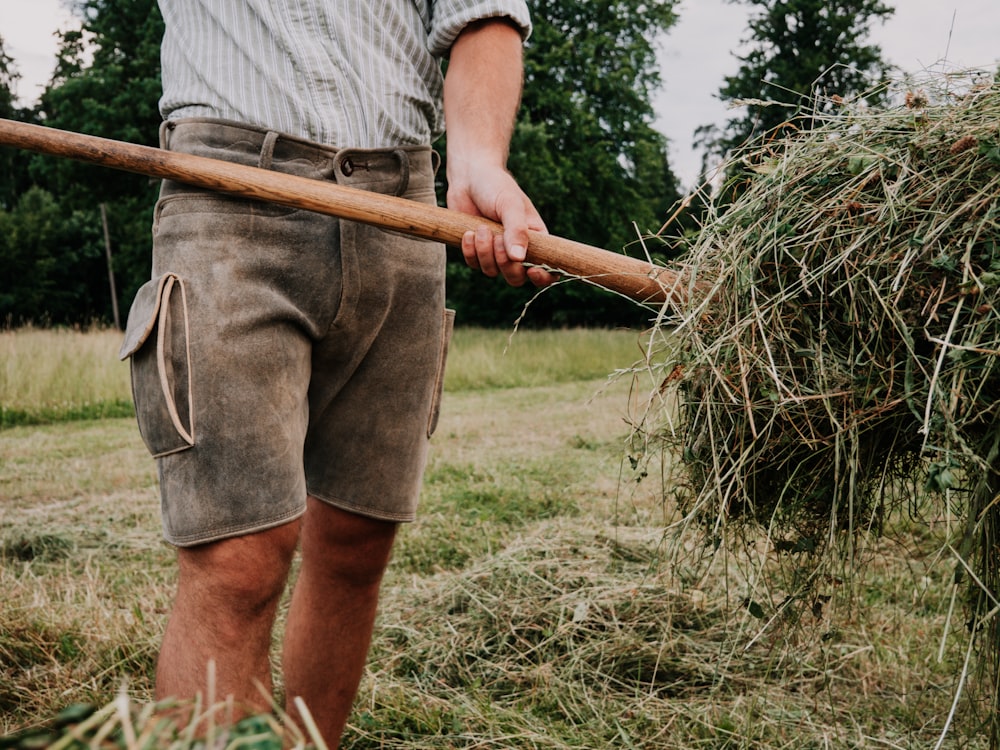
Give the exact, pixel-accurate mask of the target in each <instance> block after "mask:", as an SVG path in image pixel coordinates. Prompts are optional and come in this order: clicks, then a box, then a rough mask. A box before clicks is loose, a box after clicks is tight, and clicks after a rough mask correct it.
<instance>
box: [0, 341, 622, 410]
mask: <svg viewBox="0 0 1000 750" xmlns="http://www.w3.org/2000/svg"><path fill="white" fill-rule="evenodd" d="M120 343H121V333H120V332H119V331H115V330H111V329H95V330H92V331H88V332H81V331H76V330H70V329H40V328H21V329H16V330H6V331H0V428H3V427H12V426H15V425H27V424H46V423H51V422H60V421H70V420H74V419H95V418H101V417H122V416H129V415H131V414H132V405H131V392H130V386H129V372H128V364H127V363H124V362H120V361H119V360H118V347H119V345H120ZM640 343H641V335H640V334H639V333H638V332H635V331H611V330H590V329H586V330H584V329H578V330H564V331H522V332H518V333H516V334H513V335H512V334H511V333H510V332H509V331H502V330H485V329H477V328H459V329H458V330H456V331H455V337H454V340H453V342H452V347H451V353H450V355H449V362H448V370H447V372H446V375H445V388H446V389H448V390H450V391H463V390H470V389H472V390H475V389H486V388H516V387H532V386H536V385H544V384H547V383H549V384H555V383H567V382H573V381H581V380H588V379H593V378H599V377H603V376H605V375H608V374H610V373H611V372H612V371H613V370H615V369H618V368H621V367H628V366H629V365H630V364H631V363H632V362H634V361H636V360H637V359H639V358H640V356H641V351H640Z"/></svg>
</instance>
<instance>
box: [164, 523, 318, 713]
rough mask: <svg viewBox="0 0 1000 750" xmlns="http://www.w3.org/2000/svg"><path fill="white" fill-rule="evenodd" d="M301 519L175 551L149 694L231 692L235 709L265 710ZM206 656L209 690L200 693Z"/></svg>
mask: <svg viewBox="0 0 1000 750" xmlns="http://www.w3.org/2000/svg"><path fill="white" fill-rule="evenodd" d="M300 526H301V524H300V522H299V521H295V522H292V523H289V524H286V525H283V526H280V527H277V528H274V529H270V530H267V531H262V532H259V533H256V534H249V535H246V536H242V537H234V538H232V539H225V540H222V541H219V542H211V543H209V544H205V545H201V546H198V547H190V548H181V549H178V551H177V558H178V567H179V579H178V586H177V596H176V599H175V601H174V607H173V611H172V613H171V615H170V621H169V622H168V624H167V629H166V632H165V633H164V636H163V645H162V647H161V649H160V657H159V661H158V662H157V668H156V697H157V699H159V700H163V699H166V698H178V699H192V698H194V697H195V696H196V695H198V694H199V693H200V694H201V695H202V696H204V699H205V700H213V699H214V700H216V701H222V700H225V699H227V698H230V697H232V699H233V700H234V702H235V705H236V706H237V710H238V711H239V712H240V715H243V714H245V713H247V712H254V713H256V712H258V711H269V710H270V709H271V705H270V704H269V702H268V700H267V697H266V696H265V695H263V694H262V693H261V691H260V689H259V688H258V687H257V685H258V683H259V684H260V685H262V686H263V687H264V688H265V690H267V691H268V692H269V691H270V688H271V667H270V661H269V651H270V646H271V630H272V628H273V625H274V619H275V614H276V612H277V607H278V603H279V601H280V599H281V595H282V593H283V591H284V588H285V583H286V581H287V578H288V573H289V570H290V568H291V561H292V557H293V555H294V553H295V547H296V544H297V541H298V535H299V530H300ZM209 662H214V664H215V676H216V677H215V693H216V694H215V695H214V696H208V695H206V686H207V675H208V665H209Z"/></svg>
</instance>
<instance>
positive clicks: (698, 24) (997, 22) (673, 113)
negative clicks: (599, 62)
mask: <svg viewBox="0 0 1000 750" xmlns="http://www.w3.org/2000/svg"><path fill="white" fill-rule="evenodd" d="M886 1H887V3H888V4H889V5H891V6H893V7H895V8H896V13H895V15H894V16H893V18H892V19H891V20H890V21H889V22H888V23H887V24H885V25H884V26H881V27H878V28H876V29H875V30H874V33H873V36H872V41H873V42H874V43H876V44H879V45H881V47H882V50H883V53H884V55H885V57H886V58H887V59H888V61H889V62H890V63H893V64H895V65H897V66H898V67H900V68H902V69H903V70H905V71H908V72H913V73H917V72H920V71H925V70H939V69H941V68H947V69H949V70H955V69H965V68H973V67H986V68H991V69H995V67H996V64H997V61H1000V0H886ZM678 12H679V15H680V21H679V23H678V24H677V25H676V26H675V27H674V28H673V29H671V31H670V33H669V35H668V36H667V37H666V38H665V39H664V40H663V43H662V45H661V50H660V55H659V59H660V68H661V75H662V77H663V81H664V86H663V89H662V90H661V92H660V94H659V95H658V97H657V99H656V109H657V113H658V118H657V127H658V128H659V129H660V130H661V131H662V132H663V133H664V134H665V135H666V136H667V137H668V138H669V139H670V142H671V147H670V164H671V167H672V168H673V170H674V172H675V173H676V174H677V175H678V177H680V178H681V182H682V183H683V184H684V185H685V186H686V187H690V186H691V185H692V184H693V183H694V182H695V181H696V178H697V176H698V169H699V167H700V155H699V154H697V153H695V151H694V149H693V148H692V147H691V141H692V139H693V136H694V131H695V129H696V128H697V127H698V126H700V125H706V124H719V125H721V124H722V123H723V122H725V120H726V119H727V118H728V116H729V115H730V114H731V113H728V112H727V111H726V109H725V107H724V106H723V104H722V103H721V102H720V101H719V100H718V98H717V97H716V94H717V92H718V90H719V87H720V86H721V85H722V81H723V77H724V76H726V75H731V74H734V73H735V72H736V71H737V69H738V68H739V62H738V61H737V60H736V58H735V57H734V56H733V52H734V51H736V50H738V45H739V43H740V41H741V40H742V39H743V38H744V37H745V36H746V33H747V32H746V20H747V10H746V9H745V8H744V7H743V6H742V5H738V4H733V3H731V2H727V0H682V1H681V2H680V3H679V5H678ZM70 23H71V19H70V16H69V13H68V12H67V11H66V9H65V7H64V4H63V0H0V36H2V37H3V41H4V48H5V50H6V52H7V54H8V55H9V56H10V57H12V58H13V59H14V61H15V64H16V66H17V69H18V71H19V72H20V73H21V76H22V80H21V82H20V84H19V86H18V92H17V93H18V95H19V97H20V98H21V100H22V101H33V100H34V99H36V98H37V96H38V94H39V93H40V92H41V90H42V88H43V87H44V85H45V83H46V82H47V81H48V79H49V77H50V75H51V73H52V68H53V64H54V61H55V50H56V43H55V38H54V36H53V34H54V32H55V31H56V30H57V29H60V28H65V27H66V26H67V25H68V24H70Z"/></svg>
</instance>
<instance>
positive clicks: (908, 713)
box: [0, 329, 987, 750]
mask: <svg viewBox="0 0 1000 750" xmlns="http://www.w3.org/2000/svg"><path fill="white" fill-rule="evenodd" d="M644 343H645V337H644V336H643V334H640V333H637V332H628V331H619V332H610V331H575V330H574V331H558V332H537V331H524V332H519V333H517V334H515V335H514V336H513V337H510V334H509V333H508V332H484V331H474V330H464V329H460V330H459V331H457V335H456V339H455V342H454V346H453V350H452V355H451V359H450V362H449V373H448V378H447V381H446V389H445V400H444V405H443V412H442V417H441V421H440V424H439V427H438V431H437V434H436V436H435V438H434V443H433V451H432V456H431V460H430V464H429V466H428V470H427V473H426V479H425V489H424V494H423V498H422V512H421V517H420V519H419V521H418V522H417V523H415V524H412V525H410V526H408V527H406V528H405V529H404V531H403V532H402V534H401V536H400V540H399V544H398V547H397V550H396V553H395V557H394V559H393V562H392V565H391V568H390V571H389V574H388V577H387V580H386V584H385V588H384V596H383V606H382V609H381V614H380V617H379V621H378V625H377V630H376V634H375V640H374V645H373V649H372V653H371V658H370V663H369V669H368V672H367V674H366V676H365V678H364V682H363V684H362V687H361V691H360V695H359V697H358V701H357V706H356V711H355V713H354V715H353V717H352V720H351V723H350V725H349V728H348V732H347V736H346V737H345V739H344V743H343V747H344V748H359V749H360V748H467V749H470V750H471V748H547V749H553V750H555V749H560V750H561V749H568V748H643V749H644V750H646V749H648V750H653V749H654V748H667V749H672V748H676V749H678V750H680V749H682V748H685V749H686V748H817V749H818V748H913V749H916V748H934V747H948V748H958V747H963V748H964V747H970V748H971V747H985V746H986V745H987V743H986V741H985V739H984V737H983V736H982V735H981V733H979V732H978V731H977V726H978V724H977V712H976V710H975V708H976V707H975V704H974V702H973V701H972V697H974V696H975V691H974V689H973V687H974V685H975V671H974V668H973V666H972V665H973V664H974V660H973V659H971V658H970V657H969V651H968V645H969V644H968V633H967V631H966V628H965V620H964V613H963V608H962V601H961V590H959V589H956V587H955V586H954V585H953V579H954V571H955V566H954V562H953V560H952V558H951V557H950V555H949V553H948V550H947V547H946V541H947V540H948V539H949V538H950V534H951V532H952V531H953V529H952V528H951V527H950V524H951V523H952V522H953V519H949V518H934V519H927V518H916V517H911V516H910V515H907V514H906V513H903V514H902V515H901V516H900V517H899V518H895V519H891V520H890V523H889V524H888V525H887V531H888V533H887V534H886V535H885V536H884V537H883V538H881V539H879V540H872V541H871V542H870V543H868V544H867V545H866V546H865V547H864V548H863V554H862V556H861V557H859V558H858V559H857V561H856V563H855V567H853V568H851V569H846V568H845V569H843V570H837V571H830V574H829V576H828V580H827V582H826V584H825V585H824V586H821V587H819V588H818V589H817V590H818V591H819V595H817V596H816V597H815V598H813V599H812V600H811V601H809V602H803V603H802V604H801V606H794V607H790V606H787V602H786V598H787V592H788V591H791V590H793V589H794V588H795V581H794V580H793V579H794V577H795V576H796V575H798V574H799V573H798V572H797V571H798V570H799V567H798V566H796V565H795V564H789V560H788V557H789V556H788V555H784V556H781V557H779V556H777V555H775V554H774V553H773V551H771V550H770V549H769V548H768V546H767V544H766V539H765V538H763V537H762V538H761V539H760V540H759V542H760V543H759V544H747V545H744V546H742V547H740V548H739V549H729V550H727V549H726V547H725V545H723V546H722V547H720V548H719V549H717V550H716V549H714V548H712V547H706V546H705V545H704V544H703V543H702V541H701V538H700V537H699V536H698V535H697V534H695V533H694V532H693V531H692V530H690V529H688V528H687V527H686V526H685V525H683V524H680V523H678V522H679V520H680V519H679V518H678V517H677V514H676V512H675V510H674V507H673V503H672V500H671V498H672V497H673V489H674V485H673V483H672V481H671V480H670V478H669V469H670V468H671V465H672V462H671V458H670V457H669V456H663V457H657V456H655V455H654V456H653V457H652V458H650V457H649V456H648V455H647V456H646V457H645V459H644V460H643V461H642V462H638V461H637V460H636V454H635V452H634V449H633V447H632V446H630V444H629V435H630V427H629V419H630V415H631V414H633V413H634V411H635V410H636V409H638V408H641V406H642V402H643V399H644V398H645V394H647V393H649V392H650V391H651V390H655V389H656V387H657V386H658V385H659V383H658V382H657V379H656V377H655V376H654V375H653V374H652V373H651V372H649V371H647V370H646V369H645V368H643V367H641V366H640V367H637V368H635V369H634V370H633V369H632V368H633V365H634V363H636V362H637V361H638V360H640V358H641V357H642V349H643V345H644ZM117 345H118V335H117V334H116V333H114V332H109V331H92V332H88V333H77V332H66V331H62V332H53V331H39V330H28V331H24V330H22V331H13V332H2V333H0V405H2V415H3V422H2V424H3V426H4V428H3V429H0V591H2V592H3V594H2V600H0V732H2V733H3V734H5V735H8V736H9V737H8V740H5V741H4V742H6V743H7V744H8V745H15V744H16V743H18V742H19V743H20V746H23V747H29V746H36V747H42V746H62V747H86V746H87V743H78V744H75V745H74V744H72V738H71V736H70V734H69V732H68V730H66V729H61V728H60V729H52V730H51V732H50V734H48V735H42V734H40V733H39V734H37V735H36V736H35V737H34V739H31V738H29V737H28V736H27V735H26V734H24V732H25V731H27V730H32V729H34V730H38V731H39V732H40V731H41V728H43V727H46V726H48V727H50V729H51V728H52V725H53V719H54V717H56V716H57V715H58V714H59V713H60V712H61V711H62V712H64V711H65V710H66V709H67V708H68V707H72V708H71V709H70V711H68V712H66V714H65V717H66V718H65V720H66V722H67V723H69V722H70V720H71V719H74V718H75V719H81V718H83V717H86V716H88V715H90V709H85V708H79V707H78V706H80V705H81V704H84V705H90V706H93V707H95V708H96V709H97V710H98V713H96V714H93V715H90V719H89V721H90V726H91V727H92V728H98V729H99V730H100V729H101V728H103V730H104V731H105V733H106V734H107V735H108V737H111V738H115V739H114V741H115V742H116V743H117V744H114V745H111V744H109V745H106V746H108V747H111V746H115V747H128V748H133V747H135V748H138V747H150V748H152V747H168V746H169V747H178V748H183V747H193V746H194V745H193V744H185V743H184V741H183V734H182V735H181V737H180V738H177V737H173V733H174V732H173V730H171V729H170V728H167V727H164V726H163V724H162V722H160V723H157V722H156V721H155V720H154V718H153V717H154V716H155V713H156V712H155V708H156V707H155V706H153V705H152V704H151V702H150V686H151V677H152V671H153V664H154V660H155V655H156V650H157V646H158V642H159V638H160V634H161V632H162V629H163V626H164V624H165V618H166V615H167V610H168V607H169V602H170V598H171V592H172V585H173V566H172V553H171V550H170V549H169V548H168V547H167V546H165V545H164V544H163V543H162V542H161V540H160V534H159V520H158V493H157V488H156V477H155V469H154V465H153V463H152V461H151V460H150V459H149V458H148V457H147V455H146V453H145V449H144V448H143V446H142V444H141V442H140V440H139V437H138V434H137V431H136V429H135V426H134V423H133V420H132V418H131V416H129V415H128V409H129V407H128V400H129V396H128V383H127V380H128V378H127V367H126V366H125V365H123V364H121V363H118V362H117V361H116V356H115V355H116V352H117ZM616 371H621V372H619V374H618V376H617V377H613V378H611V377H609V375H611V374H612V373H615V372H616ZM123 412H124V415H123ZM654 447H655V446H654ZM647 448H648V446H647ZM649 452H650V451H649V450H647V454H648V453H649ZM652 453H654V454H655V450H654V451H652ZM792 563H794V561H792ZM276 638H280V626H279V633H278V634H277V635H276ZM278 685H279V690H280V679H279V681H278ZM212 707H213V704H212V703H211V701H208V708H212ZM208 708H206V710H208ZM218 723H219V724H220V725H222V726H223V727H224V724H225V721H224V710H221V709H220V713H219V714H218ZM251 729H252V732H250V733H251V734H253V733H256V734H255V735H254V736H252V737H244V738H243V739H242V740H238V739H234V738H233V736H232V735H230V737H229V739H228V740H227V739H226V735H225V734H223V733H221V732H222V730H221V729H220V734H219V737H218V739H217V743H216V746H218V747H232V748H236V747H260V748H263V747H276V746H278V745H274V744H266V743H267V742H271V741H272V739H273V736H274V734H275V733H278V734H280V732H281V731H283V730H281V729H280V728H278V729H274V730H273V733H272V731H271V730H270V729H269V728H268V726H267V723H266V722H265V721H263V720H262V721H261V722H258V723H257V724H254V725H253V727H252V728H251ZM247 731H250V730H247ZM19 733H20V734H19ZM100 734H101V732H100V731H98V735H100ZM168 735H170V736H171V737H172V739H170V740H169V741H167V740H162V742H161V739H160V738H162V737H166V736H168ZM289 737H292V739H289ZM294 737H295V735H293V734H288V735H286V736H285V741H286V743H292V742H293V740H294ZM15 738H16V739H15ZM105 739H107V738H102V737H100V736H98V737H97V738H96V739H94V740H90V741H88V742H89V743H98V742H103V741H105ZM107 741H109V742H110V741H111V740H110V739H108V740H107ZM30 742H35V743H36V744H35V745H31V744H30ZM302 742H303V743H305V742H308V740H307V739H306V740H302ZM59 743H62V744H61V745H60V744H59ZM144 743H145V744H144ZM158 743H159V744H158ZM279 745H280V742H279ZM94 746H96V745H94ZM101 746H105V745H101Z"/></svg>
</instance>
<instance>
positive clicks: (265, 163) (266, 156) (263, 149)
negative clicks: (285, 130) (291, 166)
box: [257, 130, 278, 169]
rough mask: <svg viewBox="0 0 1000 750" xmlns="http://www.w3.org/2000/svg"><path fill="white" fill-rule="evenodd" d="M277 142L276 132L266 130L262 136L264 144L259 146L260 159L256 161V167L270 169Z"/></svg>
mask: <svg viewBox="0 0 1000 750" xmlns="http://www.w3.org/2000/svg"><path fill="white" fill-rule="evenodd" d="M277 142H278V133H277V131H274V130H268V131H267V133H266V134H265V135H264V142H263V143H262V144H261V146H260V158H259V159H258V160H257V166H258V167H260V168H261V169H270V168H271V164H272V163H273V162H274V144H275V143H277Z"/></svg>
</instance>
